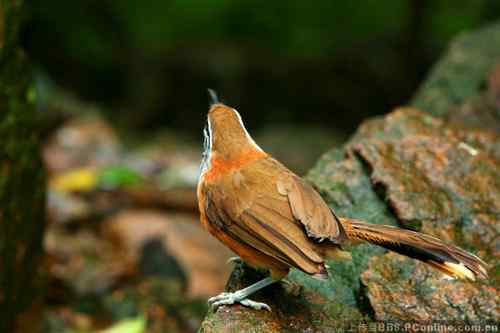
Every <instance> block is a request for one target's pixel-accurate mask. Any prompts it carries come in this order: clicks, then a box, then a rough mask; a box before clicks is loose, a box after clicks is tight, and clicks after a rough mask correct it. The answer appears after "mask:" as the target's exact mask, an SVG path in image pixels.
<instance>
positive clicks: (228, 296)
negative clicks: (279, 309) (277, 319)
mask: <svg viewBox="0 0 500 333" xmlns="http://www.w3.org/2000/svg"><path fill="white" fill-rule="evenodd" d="M234 303H240V304H241V305H244V306H247V307H249V308H252V309H255V310H262V309H266V310H268V311H271V308H270V307H269V305H267V304H266V303H261V302H255V301H252V300H251V299H248V298H245V297H244V296H243V295H242V294H241V293H239V292H238V291H235V292H234V293H226V292H224V293H221V294H219V295H217V296H214V297H211V298H209V299H208V304H209V305H210V306H211V307H213V308H214V309H217V308H218V307H219V306H221V305H231V304H234Z"/></svg>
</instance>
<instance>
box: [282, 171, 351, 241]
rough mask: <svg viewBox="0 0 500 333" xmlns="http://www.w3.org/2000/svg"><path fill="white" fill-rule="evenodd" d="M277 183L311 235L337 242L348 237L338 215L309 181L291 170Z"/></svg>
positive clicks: (314, 237)
mask: <svg viewBox="0 0 500 333" xmlns="http://www.w3.org/2000/svg"><path fill="white" fill-rule="evenodd" d="M276 163H278V162H276ZM282 168H285V167H284V166H282ZM276 185H277V188H278V191H279V193H281V194H282V195H285V196H286V197H287V198H288V200H289V203H290V207H291V209H292V213H293V216H294V217H295V218H296V219H297V220H298V221H300V222H301V223H302V224H303V225H304V227H305V229H306V231H307V235H308V236H309V237H311V238H313V239H317V240H319V241H322V240H323V239H328V240H330V241H332V242H333V243H337V244H339V243H342V242H343V241H344V240H345V239H346V238H347V237H346V235H345V231H344V230H343V228H342V224H341V223H340V220H339V219H338V217H337V216H336V215H335V213H334V212H333V210H332V209H330V207H328V205H327V204H326V203H325V202H324V201H323V199H322V198H321V196H320V195H319V194H318V193H317V192H316V191H315V190H314V189H313V188H312V186H311V185H309V184H308V183H307V182H305V181H304V180H302V179H301V178H300V177H298V176H297V175H295V174H293V173H292V172H291V171H289V172H288V176H287V177H280V179H279V180H278V181H277V184H276Z"/></svg>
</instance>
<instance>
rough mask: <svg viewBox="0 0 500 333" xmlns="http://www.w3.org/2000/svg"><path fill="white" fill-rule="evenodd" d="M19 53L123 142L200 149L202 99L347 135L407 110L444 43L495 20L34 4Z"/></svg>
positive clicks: (258, 124) (228, 7)
mask: <svg viewBox="0 0 500 333" xmlns="http://www.w3.org/2000/svg"><path fill="white" fill-rule="evenodd" d="M30 11H31V13H30V15H29V24H26V25H25V27H26V28H25V30H24V32H23V43H24V44H25V47H26V49H27V51H28V53H29V55H30V57H31V59H32V60H34V61H35V62H36V64H37V65H38V67H39V76H40V77H41V78H40V77H39V82H41V83H40V84H41V85H42V87H41V90H42V91H43V84H47V81H46V79H47V78H50V80H51V81H53V82H55V83H57V84H58V85H60V86H63V87H65V89H67V90H69V91H71V92H72V93H74V94H76V95H77V96H79V97H81V98H82V99H84V100H89V101H93V102H97V103H99V104H100V105H103V106H105V107H106V109H107V110H110V111H109V113H108V115H109V116H112V117H113V120H114V122H115V123H118V124H120V125H121V126H125V127H133V128H134V129H147V130H150V129H152V128H153V129H158V128H164V127H168V128H175V129H179V130H181V131H183V132H187V133H189V134H190V135H191V136H193V137H194V138H198V137H199V135H200V134H199V133H200V128H201V127H202V126H203V121H204V117H205V110H206V108H207V94H206V88H207V87H211V88H214V89H216V90H217V91H218V92H219V94H220V95H221V97H222V99H223V100H224V101H225V102H226V103H228V104H231V105H233V106H236V107H237V108H238V109H239V110H240V111H241V112H242V114H243V117H244V119H245V120H246V123H247V125H248V127H250V128H251V129H255V128H257V129H258V128H263V127H265V126H266V125H270V124H274V125H276V124H279V125H283V124H285V125H286V124H297V123H300V124H302V125H304V126H316V127H318V126H319V127H322V128H326V129H330V130H332V129H334V130H335V131H338V132H339V133H341V134H348V133H350V132H352V131H353V130H354V129H355V126H356V125H357V124H358V123H359V122H360V121H361V120H362V119H364V118H366V117H370V116H374V115H379V114H382V113H385V112H388V111H389V110H390V109H391V108H392V107H394V106H397V105H401V104H404V103H405V102H407V101H408V99H409V97H410V96H411V95H412V93H414V92H415V90H416V88H417V87H418V85H419V83H420V82H422V80H423V78H424V76H425V75H426V73H427V72H428V71H429V68H430V66H431V65H432V64H433V63H434V62H435V60H436V59H437V57H438V56H439V55H440V53H441V52H442V51H443V49H444V47H445V46H446V44H447V42H448V41H449V39H450V38H451V37H452V36H455V35H456V34H457V33H460V32H462V31H467V30H470V29H474V28H477V27H479V26H482V25H484V24H485V23H487V22H489V21H492V20H494V19H496V18H498V17H499V16H500V3H499V2H498V1H496V0H477V1H464V0H462V1H451V0H439V1H426V0H408V1H401V0H389V1H377V0H367V1H360V2H355V1H329V0H318V1H313V2H308V1H286V2H285V1H230V0H212V1H203V0H184V1H168V0H166V1H154V0H148V1H133V0H120V1H113V0H104V1H103V0H99V1H97V0H86V1H81V0H75V1H63V0H44V1H32V2H31V7H30Z"/></svg>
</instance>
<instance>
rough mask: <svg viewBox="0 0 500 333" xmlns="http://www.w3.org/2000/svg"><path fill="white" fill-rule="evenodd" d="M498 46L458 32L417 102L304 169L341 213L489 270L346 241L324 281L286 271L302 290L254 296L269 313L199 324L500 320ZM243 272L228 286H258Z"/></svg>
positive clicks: (324, 327)
mask: <svg viewBox="0 0 500 333" xmlns="http://www.w3.org/2000/svg"><path fill="white" fill-rule="evenodd" d="M486 41H487V42H486ZM492 41H498V43H494V42H492ZM499 43H500V24H496V25H493V26H490V27H487V28H485V29H483V30H480V31H478V32H475V33H471V34H467V35H462V36H460V37H458V39H457V40H456V41H454V42H453V43H452V46H451V47H450V50H449V51H448V53H447V54H446V56H445V57H444V58H443V60H442V61H441V62H439V63H438V65H437V66H436V68H435V69H434V70H433V72H432V74H431V75H430V77H429V79H428V81H426V83H424V85H423V86H422V88H421V89H420V91H419V93H418V94H417V95H416V96H415V98H414V100H413V102H412V104H413V106H414V107H406V108H400V109H397V110H395V111H393V112H391V113H389V114H388V115H386V116H384V117H379V118H376V119H372V120H369V121H366V122H364V123H363V124H362V125H361V126H360V128H359V129H358V131H357V132H356V134H355V135H354V136H353V137H352V138H351V139H350V140H349V141H348V142H347V143H346V144H345V145H344V146H343V147H342V148H341V149H334V150H332V151H330V152H327V153H326V154H325V155H324V156H323V157H322V158H321V159H320V160H319V161H318V162H317V164H316V166H315V167H314V168H313V169H312V170H311V171H310V172H309V173H308V176H307V178H308V179H309V180H310V181H311V182H312V183H313V184H314V185H315V186H316V188H317V189H318V190H319V192H320V193H321V194H322V196H323V197H324V198H325V200H326V201H327V203H328V204H330V205H331V206H332V207H333V208H334V209H335V210H336V212H337V214H338V215H341V216H348V217H352V218H358V219H363V220H366V221H369V222H370V223H383V224H392V225H400V226H402V227H406V228H411V229H416V230H421V231H423V232H426V233H429V234H432V235H436V236H438V237H440V238H441V239H443V240H444V241H447V242H452V243H455V244H457V245H459V246H461V247H463V248H465V249H467V250H469V251H472V252H474V253H476V254H478V255H479V256H481V257H482V258H483V259H485V261H486V262H488V264H489V266H490V267H489V273H490V276H491V277H490V279H489V280H488V281H476V282H463V281H451V280H448V279H445V278H443V275H442V274H440V273H438V272H435V271H434V270H432V269H431V268H429V267H427V266H425V265H424V264H422V263H419V262H416V261H414V260H410V259H407V258H404V257H402V256H400V255H397V254H393V253H386V252H385V251H384V250H382V249H380V248H376V247H373V246H370V245H361V246H358V247H354V248H352V254H353V260H352V261H350V262H329V266H330V268H329V272H330V279H329V281H327V282H324V283H322V282H317V281H315V280H314V279H312V278H310V277H308V276H306V275H305V274H302V273H300V272H298V271H295V270H293V271H292V272H291V274H290V276H289V278H290V279H291V280H292V281H293V282H295V283H298V284H300V285H302V286H303V288H302V289H301V291H300V294H299V295H298V296H295V295H292V294H290V293H287V292H286V291H284V290H282V287H281V286H280V285H279V284H276V285H272V286H270V287H268V288H267V289H265V290H263V291H262V292H261V293H259V294H257V295H256V296H255V298H256V299H257V300H263V301H265V302H268V304H269V305H270V306H271V308H272V309H273V312H271V313H268V312H265V311H261V312H257V311H255V310H250V309H247V308H243V307H241V306H239V305H235V306H222V307H220V308H219V309H218V310H217V311H216V312H214V313H209V314H208V315H207V317H206V319H205V321H204V322H203V324H202V327H201V330H200V331H201V332H245V331H253V332H293V331H297V332H303V331H311V332H330V331H332V330H333V329H334V328H338V327H344V328H345V327H346V324H347V325H357V326H355V327H354V329H355V330H360V329H362V328H363V327H369V326H366V325H370V324H373V322H374V321H378V320H393V321H394V320H410V321H411V320H413V321H421V320H429V319H443V320H459V321H462V322H469V323H471V322H475V323H477V322H485V321H493V322H498V321H499V320H500V313H499V311H498V309H499V308H500V289H499V287H498V282H499V274H498V272H499V271H500V270H499V264H500V260H499V252H500V242H499V240H498V237H496V235H498V234H499V232H500V228H499V224H498V221H499V219H500V167H499V166H500V137H499V133H498V121H499V118H500V117H499V112H498V106H497V104H496V96H497V94H496V93H495V91H496V90H495V89H498V87H497V83H496V79H495V77H496V76H495V75H496V74H495V72H494V71H495V70H496V69H495V67H494V65H495V64H496V63H498V61H499V60H500V48H498V47H497V45H500V44H499ZM487 78H489V81H488V82H489V83H488V85H487V86H486V90H484V91H482V90H481V89H482V87H483V86H484V84H483V83H484V82H486V80H487ZM415 107H418V109H417V108H415ZM457 110H458V111H457ZM251 274H257V273H255V272H254V271H253V270H252V269H250V268H245V267H244V266H241V267H237V268H236V270H235V271H234V272H233V274H232V275H231V278H230V280H229V282H228V289H234V288H235V287H243V286H247V285H248V284H249V283H251V282H253V281H255V278H252V279H247V278H246V277H247V276H249V275H251ZM297 302H298V303H299V304H300V306H298V307H297V306H296V304H297ZM286 311H290V312H286ZM311 313H313V314H311ZM318 316H319V317H318ZM294 325H298V326H297V327H294ZM360 325H362V326H360ZM351 328H352V326H351Z"/></svg>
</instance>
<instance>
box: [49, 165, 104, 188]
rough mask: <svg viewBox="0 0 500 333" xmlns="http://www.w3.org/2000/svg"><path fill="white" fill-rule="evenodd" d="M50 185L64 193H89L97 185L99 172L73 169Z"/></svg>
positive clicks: (87, 169)
mask: <svg viewBox="0 0 500 333" xmlns="http://www.w3.org/2000/svg"><path fill="white" fill-rule="evenodd" d="M50 185H51V187H52V188H54V189H56V190H59V191H62V192H87V191H90V190H93V189H94V188H95V187H96V185H97V171H96V170H95V169H94V168H79V169H73V170H71V171H68V172H66V173H64V174H62V175H60V176H58V177H56V178H55V179H54V180H52V181H51V184H50Z"/></svg>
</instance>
